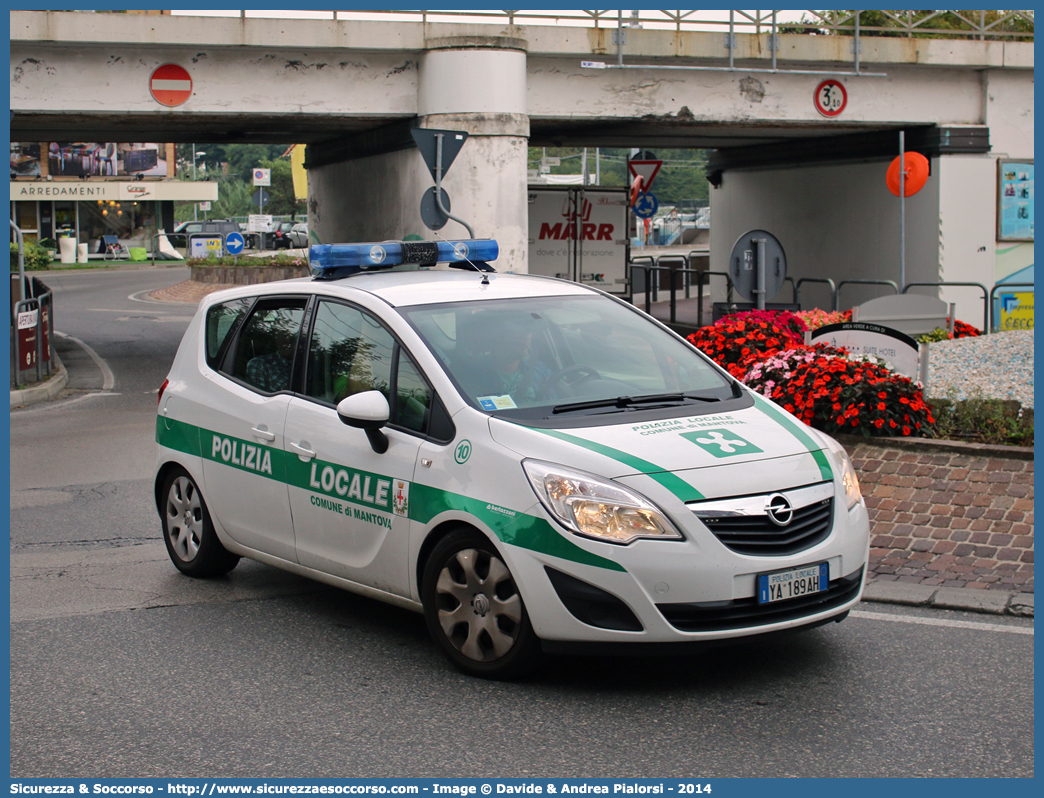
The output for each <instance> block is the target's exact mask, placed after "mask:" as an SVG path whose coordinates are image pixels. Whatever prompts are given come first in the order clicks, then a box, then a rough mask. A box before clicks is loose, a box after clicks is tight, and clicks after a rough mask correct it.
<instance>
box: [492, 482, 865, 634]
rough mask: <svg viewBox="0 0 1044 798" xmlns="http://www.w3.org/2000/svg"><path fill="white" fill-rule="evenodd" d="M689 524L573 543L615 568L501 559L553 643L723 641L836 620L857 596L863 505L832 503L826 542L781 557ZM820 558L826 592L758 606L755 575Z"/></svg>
mask: <svg viewBox="0 0 1044 798" xmlns="http://www.w3.org/2000/svg"><path fill="white" fill-rule="evenodd" d="M837 504H838V503H835V507H836V506H837ZM840 507H841V508H843V507H844V504H843V503H842V504H840ZM687 526H688V527H689V528H687V529H685V530H684V533H685V535H686V540H684V541H655V540H643V541H636V542H635V543H634V544H632V545H630V546H614V545H611V544H605V543H599V542H596V541H579V545H582V546H583V547H584V548H585V549H589V550H591V551H593V552H596V553H598V554H599V555H601V556H602V557H606V558H609V559H612V560H614V561H615V562H616V563H618V564H619V565H620V566H621V568H622V570H611V569H608V568H599V567H597V566H593V565H587V564H582V563H577V562H573V561H570V560H563V559H560V558H557V557H552V556H549V555H546V554H542V553H540V552H535V551H532V550H529V549H522V548H518V547H514V546H509V547H507V548H508V551H507V552H505V555H506V556H507V557H508V559H509V563H508V565H509V567H510V568H511V571H512V573H513V574H514V576H515V579H516V582H517V583H518V585H519V588H520V590H521V592H522V596H523V598H524V599H525V602H526V606H527V608H528V610H529V615H530V620H531V621H532V623H533V627H534V629H535V631H536V633H537V635H538V636H539V637H540V638H541V639H542V640H543V641H545V643H546V644H547V645H548V646H549V647H551V648H552V649H553V648H555V644H556V643H566V642H570V643H607V644H621V645H627V644H644V643H649V644H681V643H699V642H707V641H715V640H728V639H736V638H743V637H748V636H751V635H761V634H768V633H772V632H778V631H783V630H788V629H796V628H800V627H806V626H810V625H818V624H821V623H827V622H829V621H831V620H834V619H840V618H841V617H843V616H844V615H846V614H847V612H848V611H849V610H850V609H851V608H852V607H853V606H854V605H855V604H857V603H858V602H859V600H860V598H861V596H862V591H863V585H864V581H865V576H866V567H867V561H868V557H869V519H868V516H867V512H866V508H865V506H864V505H863V504H862V503H861V502H860V503H857V504H856V505H855V506H853V507H852V508H851V509H850V510H848V511H845V510H843V509H840V510H835V519H834V525H833V529H832V531H831V533H830V535H829V536H827V537H826V539H824V540H822V541H820V542H819V543H817V544H816V545H813V546H811V547H809V548H807V549H805V550H802V551H800V552H796V553H792V554H789V555H787V556H769V557H766V556H749V555H744V554H739V553H737V552H735V551H731V550H729V549H728V548H726V547H725V546H724V545H722V544H721V543H720V542H719V541H718V540H717V539H716V538H715V537H714V536H713V535H712V534H711V533H710V532H708V531H707V529H706V528H705V527H703V526H702V525H700V524H699V522H698V521H695V520H694V521H693V522H692V525H691V526H690V525H687ZM574 540H578V539H576V538H574ZM819 562H826V563H827V564H828V566H829V587H828V589H827V590H826V591H823V592H819V593H816V594H812V595H806V596H802V597H800V598H796V599H791V600H787V601H782V602H775V603H771V604H761V605H759V604H758V603H757V599H756V595H755V594H756V589H757V588H756V582H757V576H758V574H761V573H767V572H772V571H779V570H782V569H788V568H797V567H801V566H805V565H810V564H813V563H819Z"/></svg>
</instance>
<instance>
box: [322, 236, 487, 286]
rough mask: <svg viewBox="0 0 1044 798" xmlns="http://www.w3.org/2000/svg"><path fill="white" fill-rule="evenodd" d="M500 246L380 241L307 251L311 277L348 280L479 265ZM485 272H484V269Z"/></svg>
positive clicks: (478, 241)
mask: <svg viewBox="0 0 1044 798" xmlns="http://www.w3.org/2000/svg"><path fill="white" fill-rule="evenodd" d="M499 254H500V247H499V245H498V244H497V242H496V241H495V240H493V239H492V238H479V239H468V240H464V241H380V242H375V243H372V244H313V245H312V247H311V248H310V249H309V251H308V259H309V261H310V263H311V266H312V274H313V275H314V276H315V277H320V278H323V277H325V278H334V277H348V276H350V275H352V274H358V273H359V272H366V271H375V270H378V269H390V268H392V267H393V266H403V265H407V264H417V265H434V264H436V263H448V264H450V265H451V266H452V265H454V264H458V263H460V264H466V263H472V264H478V263H481V264H483V265H485V263H486V262H488V261H491V260H496V258H497V256H498V255H499ZM483 271H484V269H483Z"/></svg>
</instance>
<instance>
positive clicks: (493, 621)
mask: <svg viewBox="0 0 1044 798" xmlns="http://www.w3.org/2000/svg"><path fill="white" fill-rule="evenodd" d="M421 601H422V603H423V604H424V619H425V621H426V622H427V625H428V631H429V632H430V633H431V636H432V637H433V638H434V640H435V642H436V643H437V644H438V646H439V648H441V649H442V651H443V653H444V654H445V655H446V656H447V657H448V658H449V660H450V662H452V663H453V664H454V665H455V666H456V667H457V668H458V669H459V670H461V671H463V672H464V673H466V674H468V675H470V676H477V677H479V678H483V679H501V680H504V679H514V678H517V677H519V676H522V675H524V674H526V673H528V672H529V671H531V670H532V669H533V668H534V667H536V665H537V664H538V663H539V659H540V640H539V639H538V638H537V636H536V633H535V632H534V631H533V626H532V625H531V624H530V622H529V614H528V613H527V612H526V608H525V604H523V602H522V595H521V594H520V593H519V591H518V587H517V586H516V585H515V580H514V579H513V578H512V576H511V572H510V571H509V570H508V568H507V566H506V565H505V564H504V561H503V560H501V559H500V555H499V554H497V550H496V549H495V548H494V547H493V545H492V544H491V543H490V542H489V541H488V540H487V539H486V538H485V537H484V536H482V535H481V534H479V533H478V532H475V531H474V530H471V529H467V528H460V529H457V530H454V531H453V532H450V533H449V534H448V535H446V537H444V538H443V539H442V540H440V541H439V542H438V544H437V545H436V546H435V549H434V550H433V551H432V553H431V556H430V557H429V558H428V561H427V562H426V563H425V565H424V573H423V576H422V580H421Z"/></svg>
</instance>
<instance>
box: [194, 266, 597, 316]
mask: <svg viewBox="0 0 1044 798" xmlns="http://www.w3.org/2000/svg"><path fill="white" fill-rule="evenodd" d="M484 278H485V279H484ZM358 291H364V292H366V293H368V294H372V295H374V296H377V297H380V298H381V299H382V300H384V301H385V302H387V303H388V304H389V305H392V306H393V307H406V306H410V305H437V304H440V303H443V302H469V301H472V302H473V301H480V300H481V301H485V300H496V299H520V298H528V297H541V296H577V297H579V296H597V295H598V292H596V291H593V290H592V289H590V288H588V287H586V286H583V285H579V284H577V283H571V282H567V281H565V280H557V279H554V278H551V277H540V276H536V275H528V274H512V273H510V272H504V273H486V274H480V273H478V272H470V271H458V270H448V269H422V270H418V271H379V272H368V273H363V274H356V275H353V276H351V277H345V278H341V279H338V280H313V279H312V278H308V277H304V278H299V279H296V280H282V281H279V282H274V283H265V284H264V285H263V286H259V285H252V286H242V287H240V288H231V289H227V290H225V291H218V292H215V293H213V294H211V295H210V297H208V299H210V300H212V302H219V301H223V300H225V299H231V298H234V297H240V296H254V295H257V294H259V293H260V294H278V293H307V294H312V293H323V294H327V295H330V296H342V297H344V298H346V299H350V298H352V296H353V295H354V294H356V292H358ZM208 304H210V303H208Z"/></svg>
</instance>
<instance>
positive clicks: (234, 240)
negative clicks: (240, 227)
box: [225, 233, 246, 255]
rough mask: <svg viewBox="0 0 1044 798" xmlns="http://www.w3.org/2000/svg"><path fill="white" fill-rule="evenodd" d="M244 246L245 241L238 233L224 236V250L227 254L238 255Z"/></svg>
mask: <svg viewBox="0 0 1044 798" xmlns="http://www.w3.org/2000/svg"><path fill="white" fill-rule="evenodd" d="M245 246H246V241H244V240H243V236H241V235H240V234H239V233H229V234H228V235H227V236H225V250H226V251H227V252H228V254H229V255H238V254H239V253H240V252H242V251H243V247H245Z"/></svg>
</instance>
